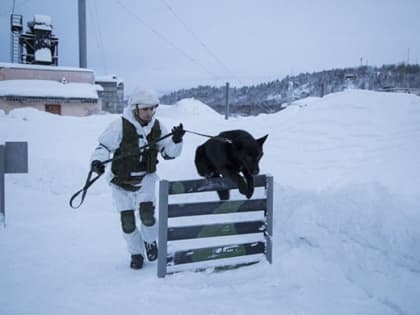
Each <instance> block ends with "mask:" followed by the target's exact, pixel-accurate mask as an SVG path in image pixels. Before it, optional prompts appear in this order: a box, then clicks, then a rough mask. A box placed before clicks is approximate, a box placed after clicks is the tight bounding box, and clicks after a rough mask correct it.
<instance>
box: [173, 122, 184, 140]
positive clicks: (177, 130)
mask: <svg viewBox="0 0 420 315" xmlns="http://www.w3.org/2000/svg"><path fill="white" fill-rule="evenodd" d="M184 134H185V130H184V127H183V126H182V124H179V126H175V127H173V128H172V140H173V141H174V142H175V143H180V142H181V141H182V137H183V136H184Z"/></svg>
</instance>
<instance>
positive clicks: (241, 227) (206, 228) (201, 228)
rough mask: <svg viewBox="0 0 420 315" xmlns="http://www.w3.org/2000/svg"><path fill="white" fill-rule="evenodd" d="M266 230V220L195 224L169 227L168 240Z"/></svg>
mask: <svg viewBox="0 0 420 315" xmlns="http://www.w3.org/2000/svg"><path fill="white" fill-rule="evenodd" d="M264 231H265V222H264V221H248V222H238V223H221V224H220V223H218V224H206V225H193V226H182V227H170V228H168V237H167V239H168V241H176V240H185V239H192V238H203V237H213V236H226V235H236V234H248V233H258V232H264Z"/></svg>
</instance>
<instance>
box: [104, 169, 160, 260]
mask: <svg viewBox="0 0 420 315" xmlns="http://www.w3.org/2000/svg"><path fill="white" fill-rule="evenodd" d="M157 179H158V177H157V175H156V174H155V173H153V174H147V175H146V176H145V177H144V178H143V180H142V182H141V188H140V189H139V190H138V191H134V192H132V191H127V190H124V189H122V188H121V187H118V186H116V185H114V184H111V189H112V198H113V200H114V206H115V209H116V210H117V211H118V212H121V211H125V210H134V214H135V216H136V218H137V217H138V215H139V211H138V210H139V209H140V203H142V202H153V205H155V185H156V181H157ZM140 211H142V210H141V209H140ZM136 221H138V220H136ZM136 225H137V224H136ZM157 235H158V224H157V219H156V220H155V224H154V225H152V226H145V225H144V224H143V223H142V222H140V229H139V228H137V227H136V229H135V230H134V232H132V233H124V232H123V236H124V239H125V240H126V242H127V249H128V252H129V253H130V254H131V255H137V254H141V255H143V253H144V243H143V240H145V241H146V242H148V243H151V242H153V241H155V240H156V239H157Z"/></svg>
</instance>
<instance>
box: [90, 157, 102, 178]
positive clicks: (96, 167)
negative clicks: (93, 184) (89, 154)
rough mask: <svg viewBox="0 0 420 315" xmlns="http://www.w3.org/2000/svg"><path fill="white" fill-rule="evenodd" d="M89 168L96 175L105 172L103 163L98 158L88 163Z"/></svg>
mask: <svg viewBox="0 0 420 315" xmlns="http://www.w3.org/2000/svg"><path fill="white" fill-rule="evenodd" d="M90 169H91V170H92V171H93V172H95V173H96V174H98V175H102V174H103V173H105V164H104V163H102V162H101V161H99V160H94V161H92V163H91V164H90Z"/></svg>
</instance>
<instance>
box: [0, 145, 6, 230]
mask: <svg viewBox="0 0 420 315" xmlns="http://www.w3.org/2000/svg"><path fill="white" fill-rule="evenodd" d="M4 151H5V150H4V145H0V220H1V221H3V225H4V227H6V211H5V206H4V194H5V190H4V173H5V166H4Z"/></svg>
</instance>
